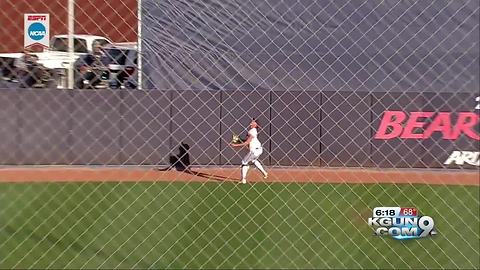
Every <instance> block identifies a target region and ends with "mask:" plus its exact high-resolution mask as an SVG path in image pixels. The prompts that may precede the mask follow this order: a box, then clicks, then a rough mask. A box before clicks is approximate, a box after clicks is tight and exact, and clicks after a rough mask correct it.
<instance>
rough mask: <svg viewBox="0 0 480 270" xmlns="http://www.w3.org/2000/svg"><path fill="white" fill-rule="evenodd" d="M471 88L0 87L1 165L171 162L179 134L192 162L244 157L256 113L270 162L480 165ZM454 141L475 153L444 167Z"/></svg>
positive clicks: (231, 160)
mask: <svg viewBox="0 0 480 270" xmlns="http://www.w3.org/2000/svg"><path fill="white" fill-rule="evenodd" d="M475 98H476V95H474V94H468V93H456V94H451V93H397V94H392V93H390V94H388V95H386V94H385V93H378V92H376V93H366V92H359V93H352V92H338V91H337V92H335V91H324V92H313V91H289V92H284V91H156V90H155V91H138V90H134V91H132V90H129V91H127V90H94V91H92V90H57V89H55V90H45V89H38V90H29V89H2V90H0V108H2V110H0V119H1V120H0V121H1V123H2V128H1V129H0V157H1V158H0V164H2V165H25V164H78V165H85V164H88V165H92V164H101V165H104V164H108V165H125V164H132V165H140V164H144V165H147V164H149V165H151V164H153V165H158V164H166V162H168V156H169V154H171V153H176V152H177V149H176V148H177V147H178V145H179V143H180V142H185V143H188V144H189V145H190V146H191V149H190V154H191V158H192V163H193V164H199V165H231V164H239V163H240V160H241V156H242V155H243V154H244V153H243V152H240V153H239V152H238V151H236V150H234V149H232V148H231V147H229V146H228V143H229V141H230V139H231V135H232V133H240V134H242V135H243V134H245V133H246V129H245V127H246V126H247V125H248V123H249V120H250V119H251V118H252V117H257V118H258V119H259V121H260V123H261V124H262V123H263V128H262V130H261V132H260V139H261V140H262V142H264V147H265V150H266V151H265V153H264V154H263V156H262V159H263V161H264V162H265V163H266V164H268V165H282V166H327V167H336V166H349V167H385V168H412V167H414V168H424V167H427V168H441V167H452V168H458V167H465V168H478V167H477V166H478V165H477V163H478V154H477V156H475V153H478V149H479V134H480V130H479V126H480V124H479V121H480V120H479V111H478V110H475V106H477V105H478V104H477V103H478V102H476V101H475ZM433 112H437V113H433ZM438 112H442V113H441V114H439V113H438ZM382 124H383V125H382ZM419 126H423V128H420V127H419ZM380 127H382V128H380ZM453 151H468V153H469V154H465V155H466V156H465V155H464V156H458V153H457V157H456V158H454V159H452V160H451V163H452V164H451V165H450V166H446V165H444V164H443V163H444V162H445V161H446V160H447V159H448V158H449V156H451V155H452V153H453ZM470 152H471V153H473V154H470ZM462 153H463V152H461V154H462ZM462 160H463V165H462V164H461V163H462V162H461V161H462ZM456 163H459V164H456ZM469 163H471V164H469Z"/></svg>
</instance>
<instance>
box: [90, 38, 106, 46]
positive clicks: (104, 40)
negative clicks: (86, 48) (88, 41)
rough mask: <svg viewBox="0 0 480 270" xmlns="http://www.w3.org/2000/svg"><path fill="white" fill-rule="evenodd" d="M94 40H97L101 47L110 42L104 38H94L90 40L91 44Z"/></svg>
mask: <svg viewBox="0 0 480 270" xmlns="http://www.w3.org/2000/svg"><path fill="white" fill-rule="evenodd" d="M95 42H98V43H99V44H100V46H102V47H103V46H105V45H107V44H110V42H109V41H108V40H106V39H95V40H94V41H93V42H92V44H93V43H95Z"/></svg>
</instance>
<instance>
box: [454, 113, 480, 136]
mask: <svg viewBox="0 0 480 270" xmlns="http://www.w3.org/2000/svg"><path fill="white" fill-rule="evenodd" d="M479 118H480V117H479V116H478V114H476V113H473V112H461V113H459V114H458V120H457V124H456V125H455V129H454V131H453V133H454V137H455V138H458V136H460V134H462V133H464V134H465V135H467V136H468V137H470V138H472V139H474V140H477V141H480V135H479V134H476V133H475V131H474V130H473V127H474V126H476V125H478V124H480V123H479V120H480V119H479Z"/></svg>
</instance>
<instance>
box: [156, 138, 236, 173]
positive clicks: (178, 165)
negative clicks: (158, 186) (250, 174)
mask: <svg viewBox="0 0 480 270" xmlns="http://www.w3.org/2000/svg"><path fill="white" fill-rule="evenodd" d="M189 150H190V146H189V145H188V144H186V143H183V142H182V143H180V145H179V146H178V155H170V156H169V163H170V165H169V166H168V167H165V168H158V169H157V170H158V171H169V170H173V169H175V170H176V171H179V172H184V173H188V174H191V175H195V176H198V177H202V178H205V179H208V180H214V181H235V182H236V181H238V179H235V178H231V177H226V176H222V175H215V174H211V173H203V172H197V171H194V170H192V169H190V165H191V162H190V154H189V153H188V151H189Z"/></svg>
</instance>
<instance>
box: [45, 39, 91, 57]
mask: <svg viewBox="0 0 480 270" xmlns="http://www.w3.org/2000/svg"><path fill="white" fill-rule="evenodd" d="M73 46H74V51H75V52H76V53H87V52H88V49H87V44H86V42H85V40H84V39H78V38H75V39H73ZM50 50H52V51H59V52H68V38H55V39H54V40H53V42H52V45H51V46H50Z"/></svg>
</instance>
